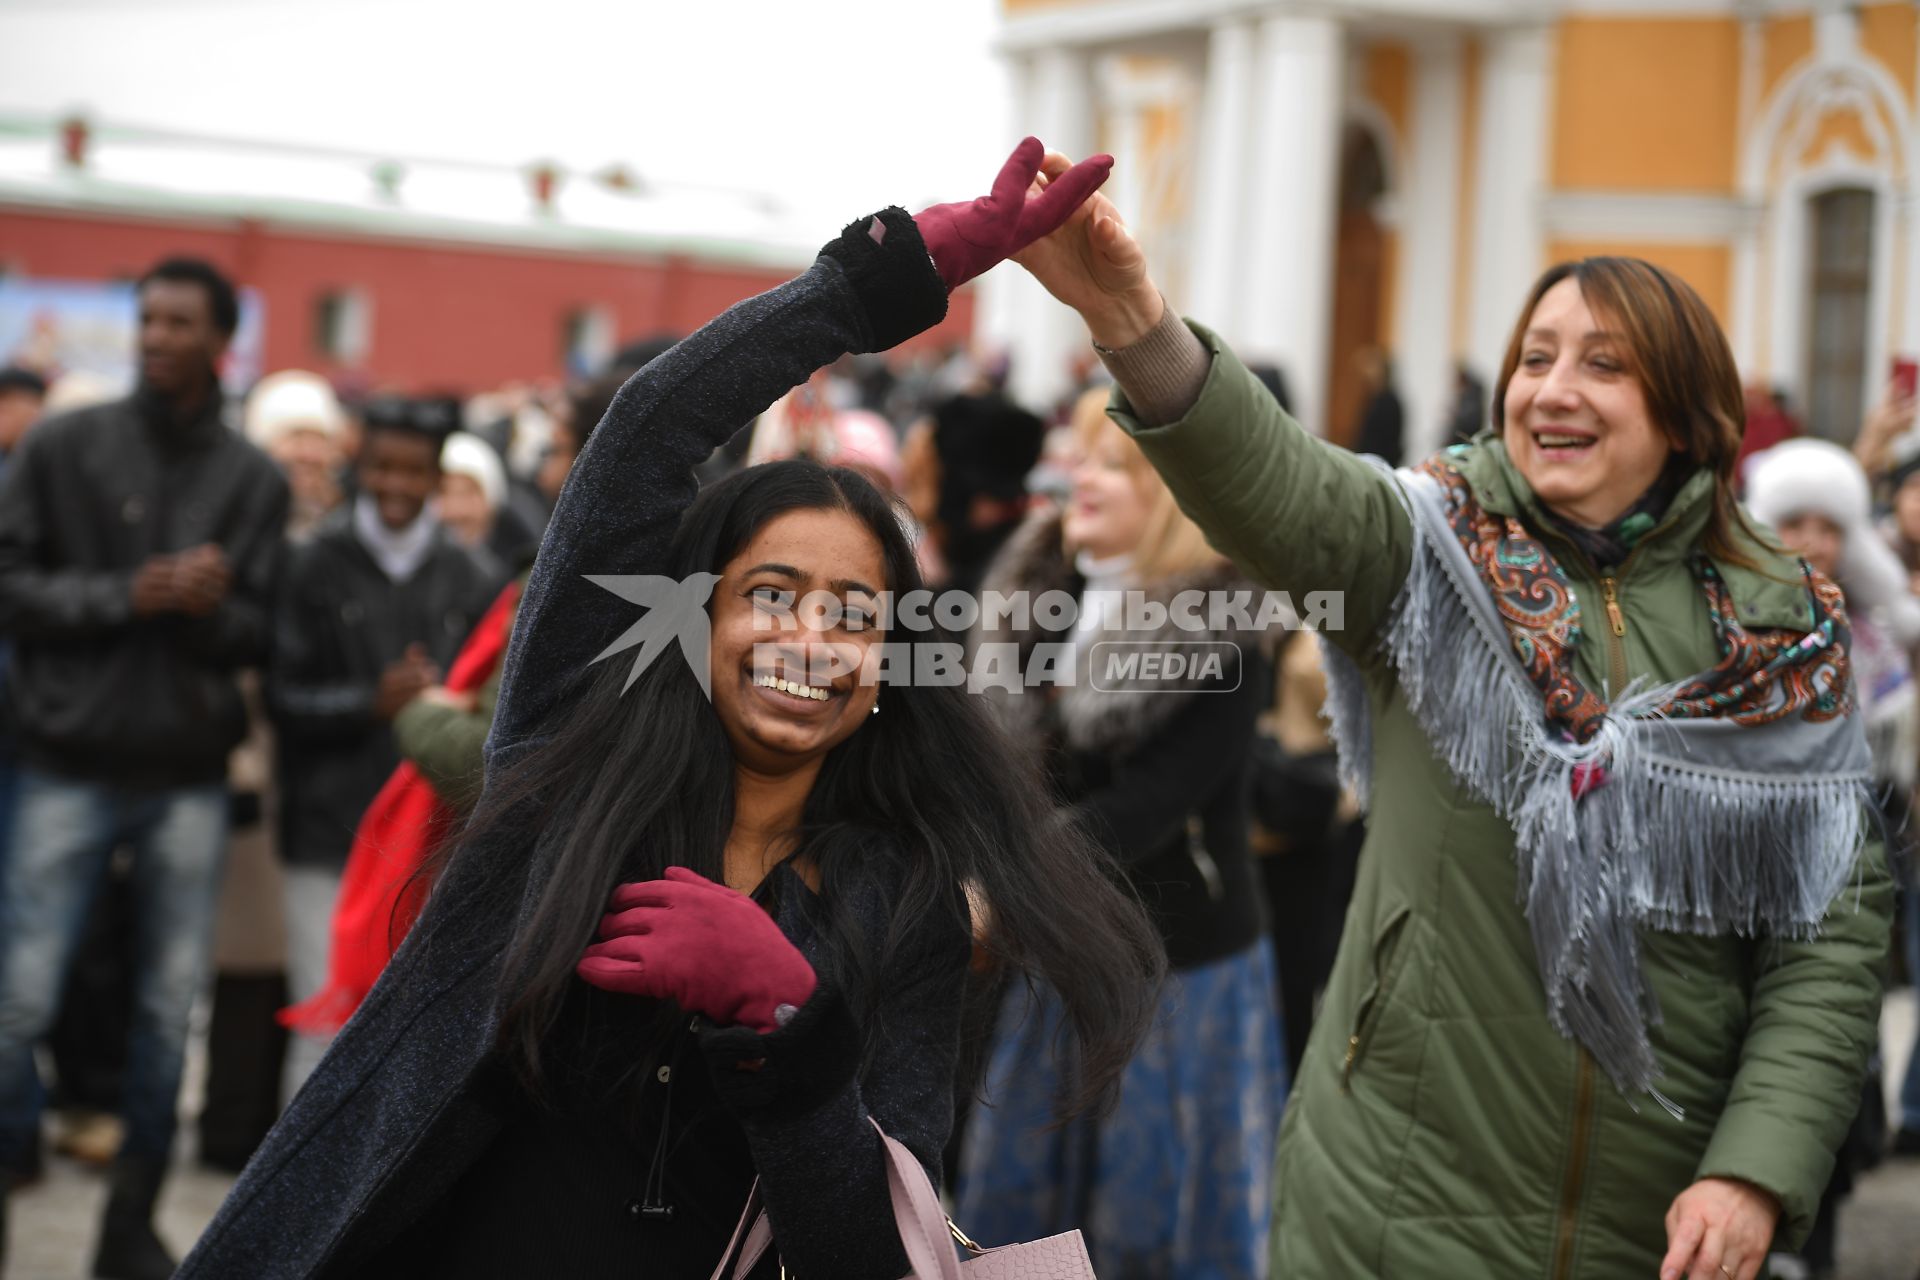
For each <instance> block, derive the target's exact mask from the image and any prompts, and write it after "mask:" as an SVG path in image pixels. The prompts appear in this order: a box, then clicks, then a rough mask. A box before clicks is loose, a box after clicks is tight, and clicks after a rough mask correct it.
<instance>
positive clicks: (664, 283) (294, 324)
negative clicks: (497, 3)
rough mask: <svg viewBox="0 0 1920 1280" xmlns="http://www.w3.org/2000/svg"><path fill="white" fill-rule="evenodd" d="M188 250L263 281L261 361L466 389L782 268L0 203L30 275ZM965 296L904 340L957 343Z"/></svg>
mask: <svg viewBox="0 0 1920 1280" xmlns="http://www.w3.org/2000/svg"><path fill="white" fill-rule="evenodd" d="M173 254H189V255H193V256H196V257H202V258H205V259H207V260H208V261H210V262H213V263H215V264H216V265H218V266H219V267H221V268H222V269H223V270H226V271H228V272H230V273H232V275H233V277H234V279H235V281H236V282H237V283H240V284H243V285H250V286H252V287H253V288H254V289H257V290H258V291H259V292H260V295H261V297H262V298H263V299H264V302H265V309H266V343H265V348H266V350H265V363H264V367H265V369H266V370H267V371H269V372H271V371H273V370H276V369H286V368H304V369H317V370H319V371H321V372H325V373H329V374H341V373H348V372H351V373H353V374H355V375H357V380H363V381H364V382H365V383H366V384H368V385H369V386H372V387H378V388H384V389H391V390H396V391H410V392H411V391H429V390H435V391H456V392H473V391H479V390H484V389H486V388H489V387H494V386H498V385H500V384H501V383H505V382H510V381H517V380H522V379H542V378H556V377H560V376H562V375H563V374H564V373H565V360H564V355H565V353H564V341H565V329H566V324H567V319H568V317H569V316H570V315H572V314H573V313H575V312H578V311H581V310H584V309H587V308H595V307H597V308H604V309H606V310H607V311H608V312H609V313H611V315H612V316H613V319H614V322H615V323H614V332H615V334H616V335H617V337H618V339H619V340H620V341H626V340H629V339H632V338H640V337H647V336H650V335H652V334H655V333H659V332H663V331H664V332H670V333H686V332H689V331H690V330H692V329H695V328H697V327H699V325H700V324H702V323H704V322H705V321H707V320H709V319H711V318H712V317H713V316H714V315H715V314H717V313H718V312H720V311H721V310H723V309H725V308H726V307H727V306H728V305H730V304H732V303H734V302H737V301H739V300H740V299H741V298H746V297H750V296H752V295H753V294H755V293H759V292H761V291H762V290H764V289H767V288H769V287H771V286H772V285H775V284H778V283H779V282H780V281H781V280H783V279H785V278H786V273H784V272H781V271H778V270H764V269H755V268H742V267H737V266H732V265H728V264H721V263H711V262H701V261H697V260H694V259H690V258H686V257H681V256H664V257H642V256H640V255H615V254H603V253H574V252H565V251H553V250H544V249H527V248H520V247H516V246H491V245H487V246H480V245H469V244H461V243H450V242H445V241H424V240H400V239H381V238H374V237H370V236H368V237H360V236H352V235H346V234H341V233H337V232H332V231H325V232H321V231H307V230H299V229H294V228H286V227H279V226H273V225H263V224H260V223H257V222H240V221H220V222H212V221H208V222H187V221H171V220H160V219H147V218H140V217H133V216H125V217H121V216H113V215H104V216H101V215H92V214H84V215H83V214H69V213H49V212H45V211H39V210H34V211H23V210H17V209H0V264H4V265H5V267H6V269H7V270H8V271H9V272H14V273H18V274H21V275H24V276H27V277H31V278H37V279H64V280H111V279H131V278H134V277H137V276H138V275H139V274H140V273H141V272H142V271H144V270H145V269H146V268H147V267H148V266H150V265H152V264H153V263H154V262H155V261H157V260H159V259H160V258H163V257H166V256H169V255H173ZM344 289H353V290H358V291H361V292H363V293H365V294H366V295H367V296H368V297H369V298H370V299H371V302H372V326H371V329H372V342H371V347H370V350H369V352H368V354H367V355H366V357H365V359H364V360H363V361H362V362H361V364H360V366H359V367H358V368H357V369H355V370H352V371H348V370H342V369H340V368H337V367H335V366H332V365H330V364H329V363H328V361H327V360H326V358H325V357H324V356H323V355H322V354H321V351H320V348H319V345H318V340H317V334H316V332H315V326H316V314H317V309H318V304H319V300H320V298H321V297H322V296H323V295H325V294H328V293H332V292H336V291H340V290H344ZM972 329H973V296H972V291H971V290H962V291H961V293H960V294H959V295H957V296H956V297H955V298H954V300H953V306H952V308H951V310H950V311H949V312H948V315H947V318H946V320H945V321H943V322H942V323H941V324H940V325H939V326H938V327H937V328H935V329H932V330H930V331H929V332H927V333H925V334H922V335H921V336H920V337H919V338H917V339H915V340H914V342H913V343H911V344H909V346H910V347H911V348H920V347H934V348H944V347H948V346H954V345H962V344H964V343H965V342H966V341H967V339H968V336H969V335H970V334H971V332H972Z"/></svg>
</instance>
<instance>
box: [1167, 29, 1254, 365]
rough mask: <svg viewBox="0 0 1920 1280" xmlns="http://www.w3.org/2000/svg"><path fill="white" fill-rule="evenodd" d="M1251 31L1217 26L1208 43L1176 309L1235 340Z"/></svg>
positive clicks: (1241, 295) (1241, 293)
mask: <svg viewBox="0 0 1920 1280" xmlns="http://www.w3.org/2000/svg"><path fill="white" fill-rule="evenodd" d="M1253 59H1254V28H1253V26H1252V24H1251V23H1248V22H1243V21H1229V22H1222V23H1220V24H1218V25H1217V26H1215V27H1214V28H1213V31H1212V34H1211V35H1210V36H1209V37H1208V39H1207V70H1206V92H1205V97H1204V99H1203V100H1202V103H1201V108H1200V156H1199V162H1198V173H1197V174H1196V177H1195V183H1194V186H1195V190H1194V201H1193V206H1192V207H1193V213H1192V215H1191V220H1192V221H1191V226H1190V228H1189V234H1190V235H1191V237H1192V239H1191V241H1190V243H1191V245H1192V259H1191V266H1190V267H1189V269H1188V275H1187V278H1188V279H1189V280H1190V281H1191V282H1192V285H1191V288H1190V293H1191V296H1190V297H1188V298H1186V299H1172V300H1171V301H1173V302H1174V304H1175V305H1176V306H1180V307H1181V309H1182V310H1183V311H1187V312H1189V313H1191V314H1192V315H1194V316H1195V317H1197V318H1198V319H1200V320H1203V321H1205V322H1206V323H1207V324H1209V325H1211V326H1213V327H1214V328H1216V329H1218V330H1219V331H1220V332H1221V333H1222V334H1224V335H1225V336H1226V337H1227V339H1228V340H1229V341H1238V340H1239V339H1240V338H1241V336H1242V334H1241V328H1242V326H1241V314H1242V313H1241V305H1242V303H1243V302H1244V300H1245V294H1246V286H1245V281H1244V279H1243V274H1244V272H1245V270H1246V253H1247V247H1248V246H1247V245H1246V243H1245V242H1244V240H1243V239H1242V236H1243V235H1244V234H1245V228H1246V226H1247V224H1246V223H1245V222H1244V215H1245V211H1246V206H1247V203H1248V201H1247V194H1246V187H1245V183H1246V176H1247V161H1248V157H1249V148H1248V130H1247V125H1248V121H1249V118H1250V117H1251V115H1252V112H1253V102H1254V97H1253Z"/></svg>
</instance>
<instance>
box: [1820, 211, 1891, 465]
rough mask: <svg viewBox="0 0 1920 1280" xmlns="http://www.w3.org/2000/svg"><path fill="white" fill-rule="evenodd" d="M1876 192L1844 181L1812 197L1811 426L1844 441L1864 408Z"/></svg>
mask: <svg viewBox="0 0 1920 1280" xmlns="http://www.w3.org/2000/svg"><path fill="white" fill-rule="evenodd" d="M1873 202H1874V194H1873V192H1871V191H1866V190H1862V189H1860V188H1857V187H1841V188H1838V189H1835V190H1832V191H1827V192H1824V193H1822V194H1820V195H1817V196H1814V197H1813V198H1812V199H1811V200H1809V201H1808V202H1807V203H1808V208H1807V211H1808V215H1809V216H1808V220H1807V227H1808V238H1809V240H1810V243H1809V245H1808V248H1809V249H1810V250H1811V252H1810V253H1809V254H1808V260H1809V263H1810V270H1809V273H1808V281H1807V298H1808V304H1809V305H1808V307H1807V319H1808V321H1809V323H1808V325H1807V349H1806V362H1807V364H1806V370H1807V377H1806V382H1805V384H1804V385H1805V386H1806V389H1807V403H1806V420H1807V429H1808V430H1809V431H1811V432H1812V433H1813V434H1815V435H1819V436H1825V437H1826V438H1827V439H1829V440H1838V441H1840V442H1841V443H1843V444H1847V443H1851V442H1852V440H1853V438H1854V436H1855V435H1856V434H1858V433H1859V430H1860V423H1861V420H1862V419H1863V418H1864V416H1865V414H1866V407H1867V405H1866V397H1867V380H1868V372H1869V371H1868V369H1867V299H1868V296H1869V293H1870V291H1871V285H1872V272H1873V215H1874V209H1873Z"/></svg>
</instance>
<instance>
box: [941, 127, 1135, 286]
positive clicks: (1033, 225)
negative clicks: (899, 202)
mask: <svg viewBox="0 0 1920 1280" xmlns="http://www.w3.org/2000/svg"><path fill="white" fill-rule="evenodd" d="M1045 155H1046V148H1045V147H1043V146H1041V145H1040V139H1038V138H1027V139H1025V140H1023V141H1022V142H1021V143H1020V145H1019V146H1017V147H1015V148H1014V149H1013V154H1012V155H1010V156H1008V157H1007V162H1006V163H1005V164H1004V165H1002V166H1000V176H999V177H997V178H995V179H994V180H993V194H991V195H985V196H981V197H980V198H979V199H977V200H965V201H961V202H959V203H957V204H936V205H934V206H933V207H932V208H930V209H922V210H921V211H920V212H919V213H917V214H915V215H914V216H913V224H914V226H916V227H918V228H919V229H920V238H921V239H922V240H924V241H926V244H927V252H928V253H930V254H932V255H933V265H934V267H935V268H936V269H937V270H938V271H939V272H940V278H941V279H942V280H944V281H946V282H947V288H948V289H949V290H953V289H958V288H959V287H960V286H961V285H963V284H965V283H966V282H967V281H969V280H971V279H973V278H974V277H975V276H977V275H980V274H981V273H982V272H984V271H986V270H987V269H988V268H989V267H992V266H993V265H994V264H995V263H997V262H1000V261H1003V260H1004V259H1007V258H1011V257H1012V256H1013V255H1014V254H1016V253H1018V252H1020V250H1022V249H1024V248H1026V247H1027V246H1028V245H1030V244H1032V243H1033V242H1034V241H1035V240H1038V239H1040V238H1041V237H1042V236H1044V235H1047V234H1048V233H1049V232H1051V231H1053V230H1054V229H1055V228H1056V227H1058V226H1059V225H1060V224H1061V223H1063V222H1065V221H1066V220H1067V219H1068V218H1069V217H1071V216H1072V215H1073V211H1074V210H1075V209H1078V208H1079V207H1080V206H1081V204H1082V203H1083V202H1084V201H1085V200H1086V198H1087V197H1088V196H1090V195H1092V194H1093V193H1094V192H1096V191H1098V190H1099V189H1100V184H1101V183H1103V182H1105V181H1106V180H1107V174H1108V173H1110V172H1111V171H1112V170H1113V157H1112V156H1090V157H1088V158H1087V159H1085V160H1082V161H1081V162H1080V163H1079V164H1076V165H1075V166H1073V168H1071V169H1069V170H1067V171H1066V172H1065V173H1063V174H1061V175H1060V176H1059V177H1058V178H1057V179H1055V180H1054V181H1053V182H1051V183H1049V184H1048V185H1047V189H1046V190H1045V191H1043V192H1041V193H1040V195H1039V196H1037V197H1036V198H1034V199H1032V200H1029V199H1027V188H1028V187H1029V186H1031V185H1032V184H1033V178H1034V175H1035V174H1037V173H1039V172H1040V160H1041V158H1042V157H1043V156H1045Z"/></svg>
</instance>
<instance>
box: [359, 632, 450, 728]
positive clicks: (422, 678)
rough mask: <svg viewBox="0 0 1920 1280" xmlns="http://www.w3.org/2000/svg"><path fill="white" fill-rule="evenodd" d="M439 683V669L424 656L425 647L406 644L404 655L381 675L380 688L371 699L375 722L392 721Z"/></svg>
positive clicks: (388, 665) (390, 664)
mask: <svg viewBox="0 0 1920 1280" xmlns="http://www.w3.org/2000/svg"><path fill="white" fill-rule="evenodd" d="M439 683H440V668H439V667H437V666H435V665H434V664H433V659H431V658H429V657H428V656H427V651H426V649H425V647H424V646H422V645H418V644H410V645H408V646H407V651H406V653H405V654H403V655H402V656H400V657H398V658H395V659H394V660H393V661H392V662H390V663H388V664H387V667H386V670H384V671H382V672H381V673H380V687H379V689H378V690H377V691H376V692H375V693H374V697H373V717H374V719H376V720H391V719H393V718H394V717H395V716H397V715H399V714H400V709H401V708H402V707H404V706H406V705H407V704H408V703H409V702H412V701H413V700H414V699H415V698H417V697H419V696H420V695H421V694H422V693H425V692H426V691H427V690H428V689H430V688H432V687H433V686H434V685H436V684H439Z"/></svg>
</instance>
